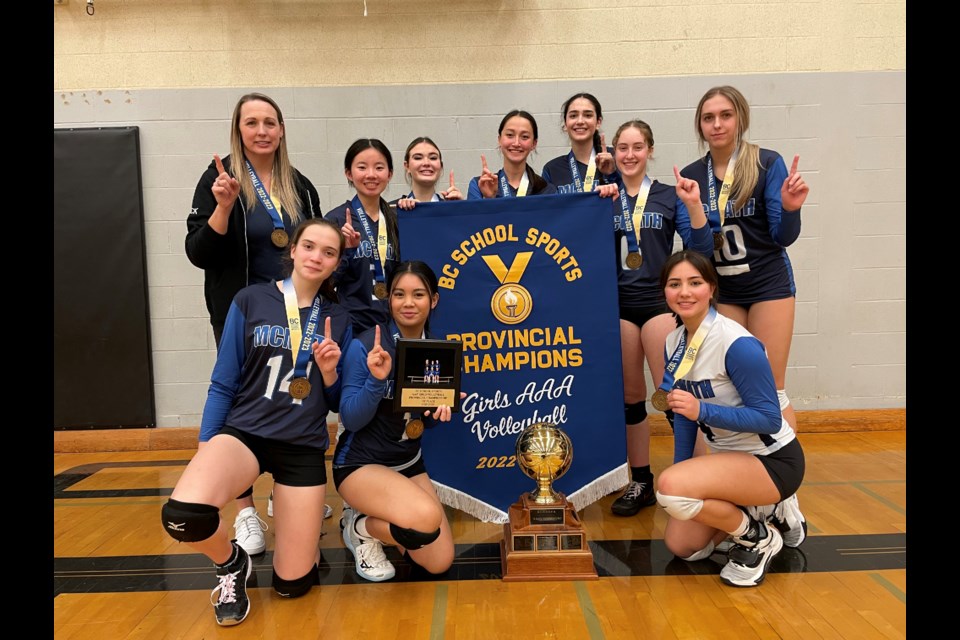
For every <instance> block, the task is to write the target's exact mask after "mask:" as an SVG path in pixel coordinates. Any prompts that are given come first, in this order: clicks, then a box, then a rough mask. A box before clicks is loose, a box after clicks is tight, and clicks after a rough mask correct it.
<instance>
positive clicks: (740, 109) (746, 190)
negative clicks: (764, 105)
mask: <svg viewBox="0 0 960 640" xmlns="http://www.w3.org/2000/svg"><path fill="white" fill-rule="evenodd" d="M716 96H723V97H724V98H726V99H727V100H729V101H730V102H731V104H733V109H734V111H736V113H737V147H738V148H739V149H740V155H738V156H737V168H736V175H735V176H734V178H733V184H732V185H731V188H730V199H731V200H733V208H734V210H737V209H741V208H743V206H744V205H745V204H747V201H748V200H749V199H750V196H752V195H753V190H754V189H755V188H756V186H757V180H759V179H760V147H758V146H757V145H755V144H753V143H752V142H747V140H746V138H745V136H746V133H747V129H749V128H750V105H749V104H747V99H746V98H744V97H743V94H742V93H740V92H739V91H738V90H737V89H735V88H734V87H731V86H729V85H723V86H719V87H713V88H712V89H709V90H708V91H707V92H706V93H705V94H703V97H702V98H700V104H698V105H697V115H696V119H695V120H694V122H693V126H694V129H696V131H697V139H698V146H699V148H700V151H701V153H702V152H703V147H704V145H705V144H707V140H706V138H704V137H703V129H702V128H701V127H700V117H701V116H702V114H703V104H704V103H705V102H706V101H707V100H709V99H710V98H713V97H716Z"/></svg>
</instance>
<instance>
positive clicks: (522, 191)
mask: <svg viewBox="0 0 960 640" xmlns="http://www.w3.org/2000/svg"><path fill="white" fill-rule="evenodd" d="M499 176H500V195H502V196H503V197H504V198H509V197H511V196H512V195H513V194H512V193H511V189H510V183H509V182H507V174H505V173H504V172H503V169H500V171H499ZM529 185H530V178H529V176H527V172H526V171H524V172H523V175H522V176H520V186H519V187H517V197H518V198H522V197H523V196H525V195H527V187H528V186H529Z"/></svg>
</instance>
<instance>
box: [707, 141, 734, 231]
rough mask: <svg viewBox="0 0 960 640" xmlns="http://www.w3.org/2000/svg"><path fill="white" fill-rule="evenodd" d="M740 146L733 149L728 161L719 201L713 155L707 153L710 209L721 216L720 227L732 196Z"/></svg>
mask: <svg viewBox="0 0 960 640" xmlns="http://www.w3.org/2000/svg"><path fill="white" fill-rule="evenodd" d="M739 154H740V147H737V148H736V149H734V151H733V155H732V156H730V159H729V160H728V161H727V172H726V173H724V174H723V184H722V185H720V201H719V202H718V201H717V178H716V177H715V176H714V175H713V157H712V156H710V154H707V186H708V190H709V192H710V211H716V212H717V215H719V216H720V228H721V229H722V228H723V219H724V217H725V216H726V213H727V199H729V198H730V189H731V188H732V187H733V174H734V170H735V169H736V166H737V156H738V155H739Z"/></svg>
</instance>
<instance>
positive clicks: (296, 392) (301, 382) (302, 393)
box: [290, 378, 310, 400]
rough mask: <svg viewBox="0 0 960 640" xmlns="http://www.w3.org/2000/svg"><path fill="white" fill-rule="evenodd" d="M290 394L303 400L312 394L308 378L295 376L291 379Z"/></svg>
mask: <svg viewBox="0 0 960 640" xmlns="http://www.w3.org/2000/svg"><path fill="white" fill-rule="evenodd" d="M290 395H291V396H293V397H294V398H296V399H297V400H303V399H304V398H306V397H307V396H308V395H310V381H309V380H307V379H306V378H294V379H293V380H291V381H290Z"/></svg>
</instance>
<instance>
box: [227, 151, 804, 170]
mask: <svg viewBox="0 0 960 640" xmlns="http://www.w3.org/2000/svg"><path fill="white" fill-rule="evenodd" d="M798 157H799V156H798ZM213 161H214V162H215V163H216V164H217V173H226V172H227V170H226V169H224V168H223V161H222V160H220V156H218V155H217V154H213Z"/></svg>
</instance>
